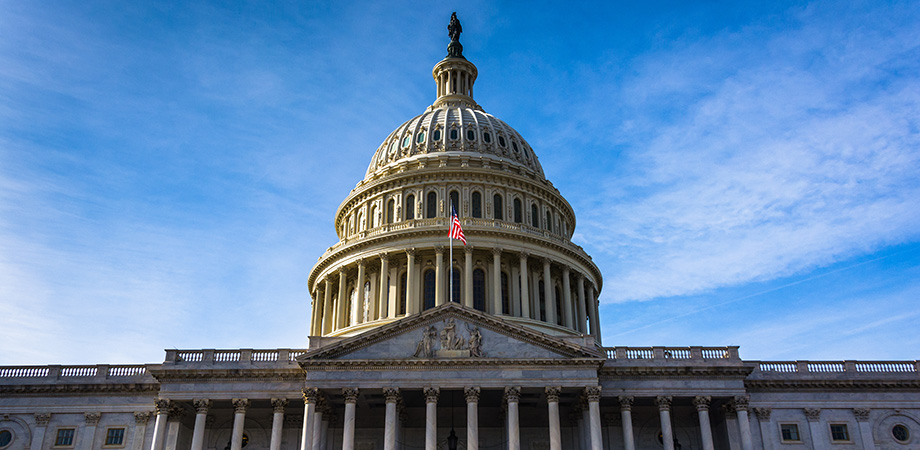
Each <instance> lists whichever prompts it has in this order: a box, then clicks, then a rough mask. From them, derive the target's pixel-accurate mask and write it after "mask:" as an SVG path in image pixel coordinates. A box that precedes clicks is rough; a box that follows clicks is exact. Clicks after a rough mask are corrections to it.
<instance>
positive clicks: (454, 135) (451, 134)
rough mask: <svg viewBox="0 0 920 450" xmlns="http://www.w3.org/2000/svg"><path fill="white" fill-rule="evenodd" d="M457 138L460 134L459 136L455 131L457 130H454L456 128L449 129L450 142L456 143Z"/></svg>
mask: <svg viewBox="0 0 920 450" xmlns="http://www.w3.org/2000/svg"><path fill="white" fill-rule="evenodd" d="M458 137H460V134H459V132H458V131H457V129H456V128H453V129H451V130H450V139H451V140H452V141H456V140H457V138H458Z"/></svg>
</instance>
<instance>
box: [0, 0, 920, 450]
mask: <svg viewBox="0 0 920 450" xmlns="http://www.w3.org/2000/svg"><path fill="white" fill-rule="evenodd" d="M448 30H449V36H450V39H451V41H450V44H449V46H448V54H447V57H445V58H444V59H443V60H441V61H440V62H438V63H437V64H436V65H435V66H434V70H433V71H432V75H433V77H434V80H435V84H436V86H437V98H436V99H435V101H434V103H433V104H432V105H431V106H429V107H428V108H427V109H426V110H425V111H424V112H423V113H422V114H420V115H418V116H416V117H414V118H412V119H409V120H408V121H406V122H405V123H403V124H402V125H400V126H399V127H398V128H397V129H396V130H395V131H393V132H392V133H391V134H390V135H389V136H387V137H386V139H384V141H383V143H382V144H380V146H379V147H378V148H377V150H376V152H374V154H373V156H372V157H371V159H370V165H369V166H368V168H367V173H366V175H365V177H364V179H363V180H362V181H360V182H359V183H358V184H357V186H356V187H355V188H354V190H352V191H351V193H350V194H349V195H348V197H346V198H345V200H344V201H343V202H342V204H341V206H340V207H339V209H338V211H336V214H335V229H336V232H337V233H338V237H339V242H338V243H336V244H335V245H333V246H332V247H330V248H329V249H328V250H327V251H326V252H325V253H324V254H323V255H322V256H321V257H320V258H319V261H318V262H317V264H316V266H315V267H314V268H313V269H312V271H311V272H310V275H309V280H308V283H309V284H308V286H309V292H310V294H311V296H312V299H313V305H312V311H313V313H312V317H311V320H310V339H309V348H306V349H273V350H255V349H239V350H215V349H203V350H167V351H166V358H165V360H164V361H163V362H162V363H158V364H138V365H109V364H99V365H88V366H60V365H50V366H15V367H13V366H5V367H0V450H48V449H74V450H102V449H125V450H241V449H242V448H244V447H245V448H246V450H332V449H345V450H396V449H400V450H415V449H424V450H435V449H467V450H477V449H482V450H504V449H508V450H521V449H526V450H547V449H548V450H561V449H566V450H599V449H626V450H634V449H660V448H663V449H666V450H678V449H680V450H691V449H700V450H714V449H720V450H753V449H763V450H778V449H781V448H789V449H834V450H837V449H840V450H844V449H886V450H887V449H918V448H920V377H918V369H920V363H918V362H917V361H749V360H742V359H741V358H740V357H739V353H738V347H606V346H604V344H603V343H602V339H601V331H600V330H601V327H600V323H599V320H600V319H599V318H598V294H599V293H600V291H601V288H602V286H603V279H602V276H601V273H600V271H599V270H598V268H597V266H596V265H595V264H594V263H593V262H592V260H591V257H590V256H588V254H587V253H585V251H584V250H583V249H582V248H581V247H579V246H578V245H575V244H574V243H572V241H571V237H572V234H573V232H574V230H575V223H576V221H575V212H574V211H573V210H572V207H571V206H570V205H569V203H568V202H567V201H566V200H565V198H563V197H562V195H560V193H559V191H558V190H557V189H555V188H554V187H553V185H552V183H550V181H549V180H547V179H546V177H545V176H544V173H543V169H542V168H541V166H540V162H539V160H538V158H537V155H536V153H535V152H534V150H533V149H532V148H531V146H530V145H529V144H528V143H527V141H525V140H524V138H523V137H522V136H521V135H520V134H518V132H517V131H515V130H514V129H513V128H511V127H510V126H509V125H508V124H506V123H505V122H503V121H501V120H499V119H498V118H496V117H494V116H492V115H490V114H488V113H486V112H485V111H484V110H483V108H482V107H480V106H479V104H478V103H477V102H476V101H475V100H474V96H473V85H474V82H475V81H476V76H477V69H476V66H475V65H473V63H471V62H470V61H468V60H467V59H466V58H465V57H464V56H463V52H462V46H461V45H460V42H459V36H460V31H461V29H460V23H459V21H457V19H456V16H454V17H452V19H451V23H450V26H449V27H448ZM452 207H455V208H456V210H457V213H458V216H459V218H460V223H461V224H462V228H463V231H464V233H465V235H466V237H467V242H468V244H469V245H463V243H462V242H460V241H456V240H455V241H452V242H454V244H453V245H451V244H450V242H451V241H449V240H448V238H447V232H448V225H449V223H450V218H451V209H452Z"/></svg>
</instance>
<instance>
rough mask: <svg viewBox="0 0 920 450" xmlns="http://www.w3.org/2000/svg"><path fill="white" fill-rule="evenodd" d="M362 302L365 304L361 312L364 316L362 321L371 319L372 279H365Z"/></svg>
mask: <svg viewBox="0 0 920 450" xmlns="http://www.w3.org/2000/svg"><path fill="white" fill-rule="evenodd" d="M361 304H362V305H363V306H364V307H363V308H362V311H361V312H360V314H361V317H363V319H361V321H362V322H367V321H368V319H370V315H371V311H370V304H371V282H370V281H365V282H364V301H362V302H361Z"/></svg>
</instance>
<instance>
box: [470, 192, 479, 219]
mask: <svg viewBox="0 0 920 450" xmlns="http://www.w3.org/2000/svg"><path fill="white" fill-rule="evenodd" d="M470 203H472V204H473V205H472V206H473V208H472V209H473V217H476V218H479V219H481V218H482V194H480V193H479V192H473V195H472V199H471V202H470Z"/></svg>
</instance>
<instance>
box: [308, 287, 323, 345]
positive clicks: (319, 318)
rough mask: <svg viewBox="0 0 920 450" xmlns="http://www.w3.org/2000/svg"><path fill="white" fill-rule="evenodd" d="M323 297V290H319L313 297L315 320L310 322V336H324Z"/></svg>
mask: <svg viewBox="0 0 920 450" xmlns="http://www.w3.org/2000/svg"><path fill="white" fill-rule="evenodd" d="M323 297H324V294H323V292H322V289H321V288H317V289H316V292H315V294H314V296H313V308H312V313H313V320H312V321H311V322H310V336H321V335H322V334H323Z"/></svg>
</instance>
